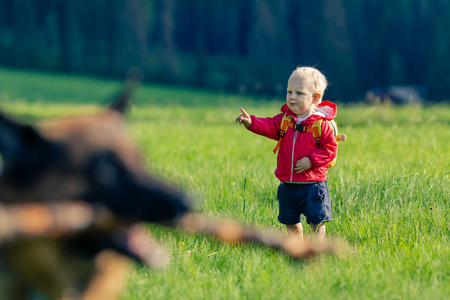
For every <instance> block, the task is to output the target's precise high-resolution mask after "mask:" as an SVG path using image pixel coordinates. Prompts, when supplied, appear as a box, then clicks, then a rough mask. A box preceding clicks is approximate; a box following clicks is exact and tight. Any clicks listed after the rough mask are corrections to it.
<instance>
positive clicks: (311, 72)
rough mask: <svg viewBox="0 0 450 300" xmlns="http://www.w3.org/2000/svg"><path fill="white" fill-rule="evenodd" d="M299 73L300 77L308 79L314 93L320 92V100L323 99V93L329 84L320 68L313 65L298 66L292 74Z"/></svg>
mask: <svg viewBox="0 0 450 300" xmlns="http://www.w3.org/2000/svg"><path fill="white" fill-rule="evenodd" d="M294 75H297V76H299V77H300V78H305V79H308V81H309V83H310V86H311V89H312V92H313V94H320V101H322V98H323V94H324V93H325V90H326V88H327V86H328V82H327V78H326V77H325V75H323V74H322V73H321V72H320V71H319V70H317V69H316V68H313V67H297V68H296V69H295V70H294V71H293V72H292V75H291V77H292V76H294Z"/></svg>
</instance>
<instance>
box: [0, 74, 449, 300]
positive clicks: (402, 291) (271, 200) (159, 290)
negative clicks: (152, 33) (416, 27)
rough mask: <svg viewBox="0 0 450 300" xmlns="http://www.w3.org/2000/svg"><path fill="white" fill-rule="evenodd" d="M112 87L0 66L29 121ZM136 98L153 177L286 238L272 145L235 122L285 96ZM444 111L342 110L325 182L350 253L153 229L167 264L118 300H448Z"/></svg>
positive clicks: (156, 94) (0, 97)
mask: <svg viewBox="0 0 450 300" xmlns="http://www.w3.org/2000/svg"><path fill="white" fill-rule="evenodd" d="M119 86H120V83H118V82H110V81H103V80H100V79H94V78H78V77H72V76H61V75H59V76H57V75H51V74H50V75H49V74H39V73H25V72H18V71H13V70H5V69H3V70H1V69H0V101H1V104H0V109H2V110H5V111H7V112H9V113H12V114H13V115H15V116H16V117H19V118H23V119H27V120H30V121H36V120H40V119H43V118H47V117H57V116H64V115H67V114H71V113H80V112H90V111H96V110H98V109H99V105H100V104H103V103H106V102H107V101H106V100H105V99H107V98H108V97H109V96H111V93H114V92H115V91H116V90H117V89H118V87H119ZM136 98H137V99H136V102H135V104H134V105H133V107H132V109H131V111H130V114H129V116H128V119H129V125H130V132H131V134H132V135H133V136H134V137H135V139H136V141H137V143H138V145H139V147H140V148H141V149H142V152H143V155H144V158H145V162H146V164H147V166H146V167H147V168H148V169H149V170H150V171H151V172H152V173H153V174H155V175H156V176H159V177H161V178H163V180H166V181H167V182H170V183H171V184H173V185H174V186H177V187H178V188H180V189H182V190H184V191H185V192H186V193H188V194H190V195H191V197H192V198H193V199H194V200H195V207H196V209H197V210H198V211H201V212H203V213H204V214H206V215H208V216H210V217H212V218H224V217H227V218H233V219H235V220H238V221H240V222H245V223H246V224H247V225H249V226H254V227H257V228H269V229H271V230H275V231H279V232H280V234H284V228H283V227H282V226H281V225H280V224H279V223H278V222H277V220H276V217H277V213H278V203H277V198H276V190H277V185H278V182H277V180H276V178H275V177H274V175H273V171H274V169H275V156H274V155H273V153H272V151H271V150H272V148H273V147H274V144H275V141H271V140H268V139H265V138H263V137H259V136H256V135H254V134H252V133H250V132H248V131H247V130H245V129H244V128H243V127H242V126H239V125H237V124H235V123H234V119H235V118H236V117H237V115H239V113H240V111H239V107H241V106H242V107H244V108H245V109H246V110H247V111H248V112H249V113H251V114H255V115H258V116H272V115H274V114H276V113H277V112H278V111H279V108H280V106H281V104H282V102H281V101H274V100H272V101H269V100H267V99H265V100H263V101H258V99H254V98H248V97H244V96H240V95H237V96H236V95H223V94H216V93H212V92H205V91H197V90H192V89H182V88H177V87H164V86H151V85H147V86H144V87H143V88H141V89H140V90H139V92H138V93H137V95H136ZM449 116H450V107H449V106H447V105H425V106H401V107H395V106H367V105H339V106H338V117H337V122H338V126H339V130H340V132H342V133H345V134H346V135H347V138H348V139H347V141H345V142H343V143H340V144H339V154H338V162H337V165H336V166H335V167H334V168H333V169H330V171H329V174H328V183H329V188H330V192H331V196H332V205H333V208H332V212H333V218H334V221H333V222H332V223H328V224H327V232H328V235H329V236H333V237H339V238H341V239H344V240H346V241H347V242H348V243H349V244H350V248H351V249H350V250H351V251H350V252H351V254H350V255H348V256H344V257H332V256H324V257H319V258H317V259H314V260H312V261H308V262H297V261H293V260H291V259H290V258H288V257H286V256H284V255H282V254H280V253H276V252H274V251H272V250H269V249H266V248H262V247H257V246H255V245H241V246H232V245H224V244H222V243H219V242H218V241H215V240H213V239H210V238H207V237H204V236H197V235H194V236H190V235H187V234H184V233H181V232H177V231H174V230H171V229H167V228H164V227H162V226H158V225H149V229H150V230H151V232H152V234H153V235H154V236H155V237H156V238H157V239H158V240H159V241H161V243H163V244H165V245H166V247H167V249H169V250H170V252H171V254H170V256H169V258H170V261H171V263H170V265H169V267H168V268H167V269H165V270H153V269H149V268H146V267H143V266H141V265H138V264H134V265H133V268H132V270H131V271H130V274H129V277H128V279H127V284H128V285H127V288H126V290H125V291H124V293H123V295H122V299H123V300H131V299H280V298H283V299H299V298H311V299H325V298H333V299H356V298H358V299H406V298H408V299H445V298H446V297H448V295H450V286H449V285H448V281H449V279H450V271H449V270H450V263H449V261H450V259H449V258H450V250H449V249H450V248H449V233H450V232H449V225H448V220H449V217H450V205H449V199H450V178H449V176H450V163H449V155H448V153H450V131H449V130H448V128H449V122H450V117H449ZM244 184H245V188H244ZM305 228H308V226H307V225H306V224H305Z"/></svg>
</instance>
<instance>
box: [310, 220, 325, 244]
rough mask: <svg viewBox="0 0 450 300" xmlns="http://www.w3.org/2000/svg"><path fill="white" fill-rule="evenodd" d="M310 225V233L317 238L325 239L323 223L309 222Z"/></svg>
mask: <svg viewBox="0 0 450 300" xmlns="http://www.w3.org/2000/svg"><path fill="white" fill-rule="evenodd" d="M309 225H310V226H311V233H312V234H315V235H316V238H317V240H319V241H323V240H324V239H325V223H320V224H313V223H311V224H309Z"/></svg>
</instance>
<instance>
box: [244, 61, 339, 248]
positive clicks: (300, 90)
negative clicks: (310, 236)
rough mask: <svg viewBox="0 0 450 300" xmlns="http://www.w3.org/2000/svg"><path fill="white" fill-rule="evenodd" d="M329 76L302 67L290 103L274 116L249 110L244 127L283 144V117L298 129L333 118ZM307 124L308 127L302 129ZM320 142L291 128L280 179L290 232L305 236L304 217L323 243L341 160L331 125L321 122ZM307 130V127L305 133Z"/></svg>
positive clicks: (291, 84)
mask: <svg viewBox="0 0 450 300" xmlns="http://www.w3.org/2000/svg"><path fill="white" fill-rule="evenodd" d="M327 84H328V83H327V80H326V78H325V76H324V75H323V74H322V73H321V72H320V71H319V70H317V69H315V68H311V67H297V68H296V69H295V70H294V71H293V72H292V75H291V76H290V78H289V81H288V86H287V94H286V104H285V105H283V106H282V107H281V113H280V114H278V115H276V116H274V117H273V118H258V117H255V116H250V115H249V114H248V113H247V112H246V111H245V110H244V109H243V108H241V111H242V114H241V115H240V116H239V117H238V118H237V119H236V122H239V124H244V125H245V127H246V128H247V129H248V130H250V131H252V132H254V133H256V134H259V135H262V136H265V137H268V138H271V139H274V140H277V141H278V140H279V139H280V135H279V133H280V127H281V122H282V119H283V116H284V115H285V113H286V115H287V116H290V117H292V118H293V119H294V120H295V121H296V124H299V126H297V128H308V127H309V128H310V127H311V126H312V124H314V122H315V121H316V120H317V119H324V120H332V119H333V118H334V117H335V116H336V105H335V104H334V103H331V102H329V101H324V102H322V98H323V93H324V91H325V89H326V87H327ZM302 125H303V126H302ZM321 129H322V134H321V136H320V141H319V142H318V143H317V142H316V140H315V138H314V136H313V134H312V132H308V131H306V132H302V131H301V130H296V129H294V128H292V127H289V128H287V130H286V132H285V135H284V137H283V138H282V139H281V142H280V144H279V151H278V157H277V169H276V170H275V176H276V177H277V178H278V179H279V180H280V181H281V183H280V185H279V187H278V202H279V215H278V221H279V222H280V223H282V224H285V225H286V228H287V231H288V233H289V234H292V235H297V236H298V237H299V238H303V228H302V224H301V214H303V215H304V216H305V217H306V221H307V223H308V224H310V226H311V231H312V232H315V233H316V236H317V238H318V239H319V240H323V238H324V237H325V222H329V221H332V219H331V202H330V195H329V192H328V186H327V182H326V175H327V171H328V163H330V162H331V161H332V160H333V159H334V158H335V157H336V151H337V142H336V138H335V136H334V133H333V129H332V128H331V126H330V124H329V123H328V122H322V124H321ZM303 130H304V129H303Z"/></svg>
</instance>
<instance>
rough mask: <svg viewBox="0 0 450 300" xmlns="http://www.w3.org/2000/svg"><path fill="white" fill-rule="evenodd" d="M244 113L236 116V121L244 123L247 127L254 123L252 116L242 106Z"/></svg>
mask: <svg viewBox="0 0 450 300" xmlns="http://www.w3.org/2000/svg"><path fill="white" fill-rule="evenodd" d="M241 112H242V115H240V116H239V117H237V118H236V123H238V122H239V124H244V125H245V126H246V127H248V126H250V125H252V118H251V117H250V115H249V114H248V113H247V112H246V111H245V109H243V108H242V107H241Z"/></svg>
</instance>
